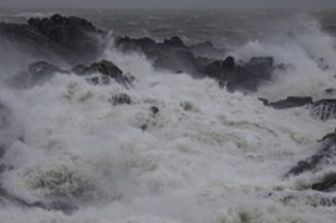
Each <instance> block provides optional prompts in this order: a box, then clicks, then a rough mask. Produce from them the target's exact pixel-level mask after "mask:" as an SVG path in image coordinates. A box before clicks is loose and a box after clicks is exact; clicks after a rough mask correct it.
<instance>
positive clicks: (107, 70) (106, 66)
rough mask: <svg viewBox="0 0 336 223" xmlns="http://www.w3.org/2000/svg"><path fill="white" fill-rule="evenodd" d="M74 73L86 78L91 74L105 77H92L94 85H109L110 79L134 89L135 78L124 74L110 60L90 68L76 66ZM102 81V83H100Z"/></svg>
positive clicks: (94, 64) (97, 63)
mask: <svg viewBox="0 0 336 223" xmlns="http://www.w3.org/2000/svg"><path fill="white" fill-rule="evenodd" d="M72 71H73V72H75V73H76V74H77V75H81V76H83V75H84V76H85V75H91V74H101V75H103V76H102V77H101V78H99V77H92V78H90V80H91V82H92V83H94V84H99V83H103V84H109V83H110V79H114V80H115V81H117V82H118V83H119V84H121V85H123V86H124V87H126V88H129V87H132V86H133V84H132V82H133V80H134V77H133V76H131V75H125V74H123V72H122V70H120V69H119V67H117V66H116V65H115V64H114V63H112V62H111V61H108V60H101V61H99V62H95V63H93V64H91V65H90V66H88V67H87V66H85V65H81V64H80V65H76V66H75V67H74V68H72ZM100 79H101V80H102V81H100Z"/></svg>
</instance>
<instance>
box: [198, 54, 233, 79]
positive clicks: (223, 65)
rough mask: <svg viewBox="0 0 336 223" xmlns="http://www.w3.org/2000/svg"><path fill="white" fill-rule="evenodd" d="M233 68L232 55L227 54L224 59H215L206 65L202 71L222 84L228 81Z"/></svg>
mask: <svg viewBox="0 0 336 223" xmlns="http://www.w3.org/2000/svg"><path fill="white" fill-rule="evenodd" d="M234 69H235V60H234V58H233V57H231V56H228V57H227V58H226V59H225V60H224V61H221V60H216V61H214V62H213V63H211V64H209V65H207V66H206V67H205V69H204V73H205V74H206V75H207V76H208V77H211V78H214V79H216V80H217V81H219V82H220V83H221V85H224V84H225V83H226V82H228V81H229V78H230V75H231V73H232V72H233V70H234Z"/></svg>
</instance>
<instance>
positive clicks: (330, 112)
mask: <svg viewBox="0 0 336 223" xmlns="http://www.w3.org/2000/svg"><path fill="white" fill-rule="evenodd" d="M310 113H311V115H312V116H313V117H315V118H318V119H320V120H322V121H326V120H329V119H335V118H336V99H323V100H319V101H316V102H315V103H314V104H313V106H312V107H311V108H310Z"/></svg>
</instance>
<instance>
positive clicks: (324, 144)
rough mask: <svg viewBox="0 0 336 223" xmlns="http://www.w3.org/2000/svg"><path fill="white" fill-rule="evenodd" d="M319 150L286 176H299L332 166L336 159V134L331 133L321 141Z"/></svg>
mask: <svg viewBox="0 0 336 223" xmlns="http://www.w3.org/2000/svg"><path fill="white" fill-rule="evenodd" d="M318 142H319V145H318V147H319V150H318V151H317V152H316V153H315V154H314V155H313V156H311V157H309V158H307V159H305V160H302V161H300V162H299V163H298V164H297V165H296V166H295V167H293V168H291V170H290V171H289V172H288V173H287V174H286V177H288V176H291V175H294V176H295V175H299V174H302V173H304V172H306V171H316V170H318V169H319V168H322V167H323V165H328V164H330V163H331V162H332V161H333V159H335V157H336V132H333V133H330V134H328V135H326V136H325V137H323V139H321V140H319V141H318Z"/></svg>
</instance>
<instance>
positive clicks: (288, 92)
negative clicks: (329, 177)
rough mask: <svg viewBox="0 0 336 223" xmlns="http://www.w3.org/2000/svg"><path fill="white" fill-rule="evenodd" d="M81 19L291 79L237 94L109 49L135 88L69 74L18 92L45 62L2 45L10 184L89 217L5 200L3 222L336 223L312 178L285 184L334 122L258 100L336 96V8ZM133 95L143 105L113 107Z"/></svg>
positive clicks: (4, 181) (29, 197)
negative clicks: (205, 48) (256, 61)
mask: <svg viewBox="0 0 336 223" xmlns="http://www.w3.org/2000/svg"><path fill="white" fill-rule="evenodd" d="M29 13H31V12H13V13H12V14H9V13H7V14H5V15H4V14H2V12H0V14H1V17H0V18H3V21H17V22H18V21H22V20H24V19H25V18H26V17H27V16H31V14H29ZM34 13H35V14H33V15H35V16H36V15H38V16H45V15H47V16H48V15H49V14H48V13H49V12H44V11H41V12H34ZM36 13H38V14H36ZM65 13H69V14H71V13H74V12H65ZM76 13H77V14H78V15H80V16H82V17H84V18H87V19H89V20H91V21H93V22H94V23H95V24H96V25H98V26H100V27H103V28H106V29H109V30H111V32H112V33H114V34H116V35H117V34H118V35H120V34H122V35H127V36H136V37H143V36H150V37H152V38H155V39H158V40H162V39H163V38H165V37H170V36H173V35H178V36H181V37H182V39H183V40H184V41H185V42H186V43H189V44H191V43H197V42H200V41H205V40H210V41H213V42H214V44H215V46H217V47H222V48H224V49H226V52H227V55H232V56H234V57H235V58H236V59H237V60H242V61H247V60H249V58H251V57H255V56H272V57H273V58H274V60H275V62H276V64H281V63H283V64H285V65H286V66H287V67H288V69H285V70H281V71H278V73H276V74H275V75H274V80H273V81H272V82H270V83H269V84H267V85H265V86H263V87H262V88H261V89H259V91H258V92H256V93H253V94H250V95H244V94H243V93H240V92H234V93H229V92H227V91H226V90H225V89H222V88H220V87H219V86H218V84H217V83H216V82H215V81H214V80H211V79H207V78H206V79H202V80H197V79H192V78H191V77H190V75H188V74H184V73H182V74H173V73H170V72H168V71H158V70H156V69H154V68H153V66H152V64H151V61H149V60H148V59H146V57H145V56H144V55H141V54H138V53H129V54H125V53H121V52H119V51H118V50H117V49H116V48H115V47H114V46H113V44H107V47H106V49H105V51H104V54H103V55H102V58H104V59H108V60H110V61H113V62H114V63H115V64H116V65H117V66H118V67H120V68H121V69H122V70H123V71H124V72H125V73H130V74H132V75H134V76H135V78H136V81H135V83H134V88H131V89H125V88H124V87H122V86H121V85H119V84H118V83H116V82H112V83H111V84H110V85H106V86H104V85H103V86H101V85H92V84H90V83H88V82H87V81H86V80H85V78H83V77H80V76H76V75H71V74H69V75H65V74H59V75H55V76H54V78H52V79H51V80H49V81H47V82H46V83H44V84H43V85H37V86H35V87H31V88H27V89H16V88H12V87H10V86H8V85H7V82H6V81H5V80H6V79H7V78H8V77H10V76H11V75H13V74H15V73H16V72H18V71H20V70H23V69H26V66H27V65H28V64H29V63H30V62H33V61H34V60H36V58H29V57H27V56H26V55H25V54H24V53H22V52H24V51H23V50H22V49H18V48H16V47H17V46H13V45H9V44H7V43H6V42H3V41H1V42H0V50H1V49H3V50H2V51H0V77H1V78H0V80H1V85H0V103H1V104H3V105H5V106H6V109H8V110H5V109H2V108H1V107H0V140H1V141H0V142H1V144H0V146H2V145H4V146H6V148H7V149H6V153H4V155H3V157H2V163H3V164H4V165H5V166H8V167H10V168H9V169H8V170H6V171H4V172H3V173H2V174H1V175H0V182H1V185H2V187H3V188H5V189H6V190H7V191H8V192H9V193H10V194H15V196H17V197H20V198H21V199H23V200H24V201H26V202H28V203H34V202H40V201H43V202H45V203H46V204H48V203H52V202H55V201H57V202H63V203H64V202H65V203H67V204H69V206H75V207H77V210H76V211H74V212H72V213H62V212H60V211H55V210H45V209H41V208H22V207H20V206H19V205H16V204H15V202H11V201H8V200H6V199H3V198H1V197H0V207H1V209H0V222H6V223H21V222H36V223H46V222H47V223H49V222H50V223H70V222H71V223H79V222H80V223H91V222H92V223H93V222H101V223H105V222H106V223H107V222H120V223H131V222H132V223H133V222H134V223H150V222H153V223H154V222H155V223H157V222H162V223H166V222H169V223H170V222H171V223H189V222H192V223H203V222H214V223H243V222H251V223H252V222H267V223H271V222H317V221H320V222H325V223H328V222H330V223H332V222H335V220H336V216H335V214H334V213H335V212H334V211H335V207H334V206H332V207H325V206H322V205H320V200H321V198H323V197H324V195H323V194H322V193H319V192H314V191H311V190H305V189H306V188H307V187H309V186H308V185H310V184H311V183H312V182H311V181H312V180H314V177H313V174H312V173H306V174H303V175H302V176H299V177H296V178H293V179H285V178H284V173H286V172H287V170H288V169H289V168H290V167H291V166H292V165H293V164H295V163H296V162H297V161H298V160H301V159H302V158H304V157H307V156H309V155H311V154H313V153H314V146H315V145H316V140H318V139H320V138H322V137H323V136H324V135H325V134H327V133H329V132H332V131H333V130H334V128H335V124H336V122H335V120H330V121H328V122H321V121H319V120H316V119H314V118H312V117H311V116H310V115H309V111H308V110H307V109H305V108H294V109H289V110H275V109H272V108H270V107H266V106H264V105H263V104H262V103H261V102H260V101H259V100H258V98H259V97H265V98H268V99H271V100H278V99H282V98H285V97H287V96H293V95H294V96H306V95H310V96H313V97H314V98H316V99H319V98H326V97H331V96H330V95H329V96H327V95H326V93H325V89H328V88H332V87H333V86H335V78H334V75H335V74H336V73H335V67H334V66H335V64H336V50H335V47H334V46H335V39H334V38H335V37H334V35H333V33H332V32H331V31H332V27H330V24H331V23H330V21H332V19H333V17H328V15H329V14H328V13H327V12H326V13H325V14H323V12H319V13H317V14H306V13H301V12H300V13H295V12H293V11H229V12H227V13H223V12H218V11H207V12H202V11H194V12H193V11H190V12H186V13H182V12H178V11H177V12H176V11H174V12H171V11H163V12H144V11H135V12H125V11H116V12H108V11H102V12H99V13H98V12H80V11H77V12H76ZM271 14H272V15H274V18H272V21H270V20H269V19H267V18H269V16H270V15H271ZM324 21H328V22H326V23H323V22H324ZM111 38H113V37H111ZM110 41H111V42H113V39H111V40H110ZM4 52H6V53H4ZM321 58H323V59H321ZM121 93H126V94H127V95H129V96H130V98H131V99H132V103H131V104H123V105H117V106H116V105H113V103H111V98H112V97H113V96H115V95H118V94H121ZM153 106H155V107H156V108H158V110H159V111H158V113H157V114H153V112H152V107H153ZM2 117H3V118H2ZM6 120H7V121H6ZM144 125H145V126H146V131H143V129H142V128H143V126H144ZM331 170H332V168H331ZM327 171H330V170H326V172H327ZM323 174H324V172H323V173H320V175H323ZM332 195H333V194H332Z"/></svg>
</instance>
